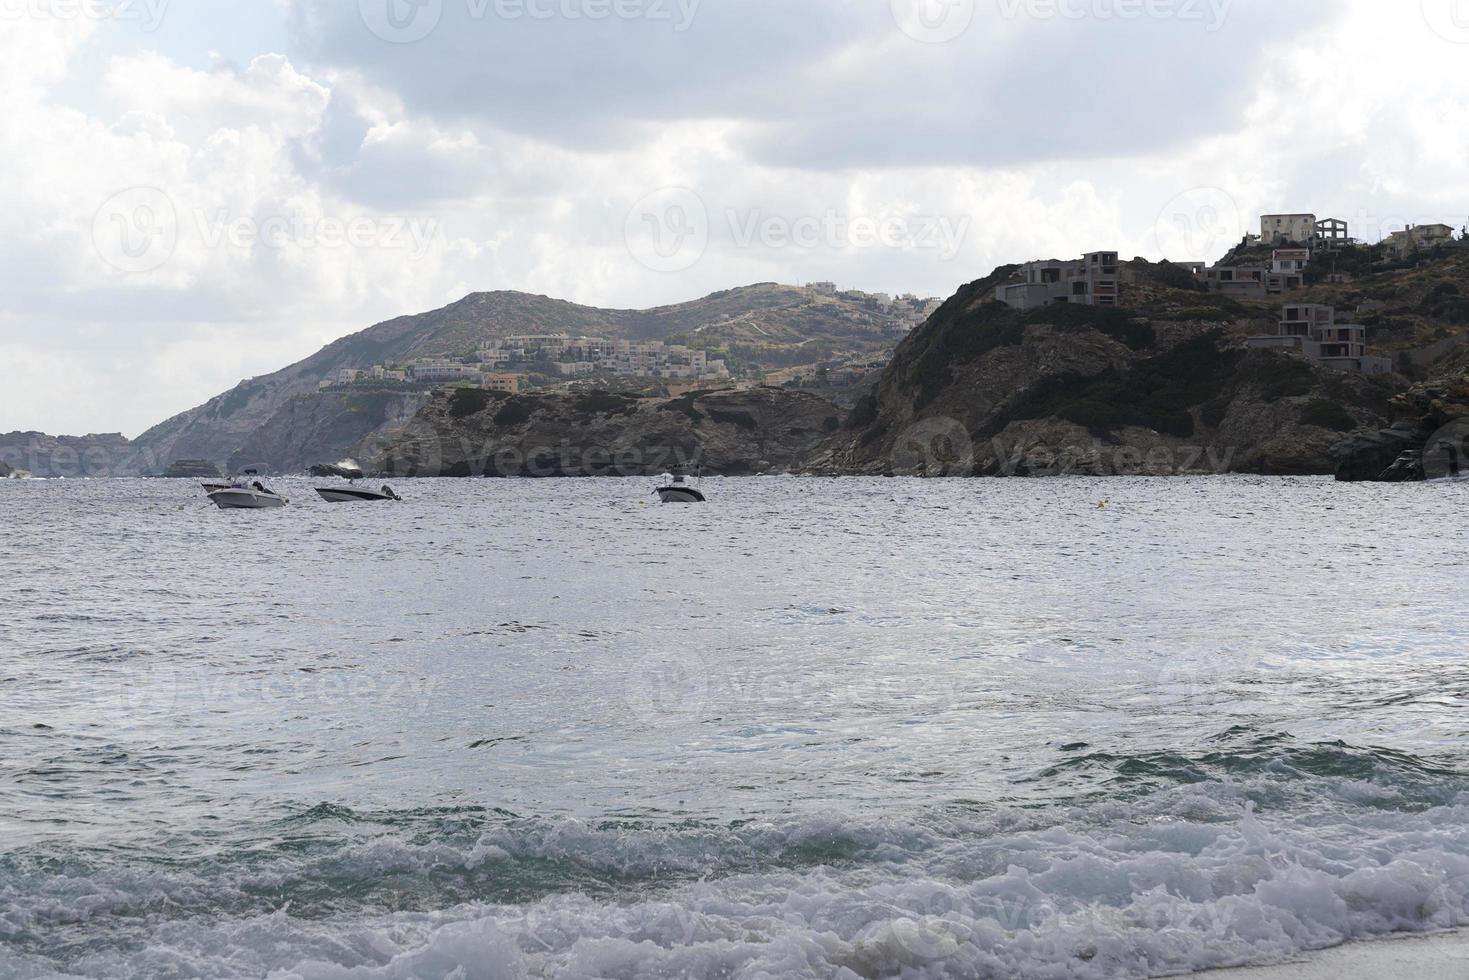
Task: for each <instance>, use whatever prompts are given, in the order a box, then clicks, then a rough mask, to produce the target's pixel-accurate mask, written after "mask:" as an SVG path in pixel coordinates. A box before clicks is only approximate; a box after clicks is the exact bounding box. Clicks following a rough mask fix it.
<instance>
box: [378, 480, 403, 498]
mask: <svg viewBox="0 0 1469 980" xmlns="http://www.w3.org/2000/svg"><path fill="white" fill-rule="evenodd" d="M383 496H384V497H390V498H392V499H393V500H400V501H401V500H402V499H403V498H402V497H400V496H398V495H397V494H396V493H394V492H393V488H392V487H390V486H388V485H387V484H386V483H384V484H383Z"/></svg>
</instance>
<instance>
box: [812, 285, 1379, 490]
mask: <svg viewBox="0 0 1469 980" xmlns="http://www.w3.org/2000/svg"><path fill="white" fill-rule="evenodd" d="M1129 271H1130V273H1131V279H1132V282H1131V287H1130V292H1131V294H1132V303H1133V304H1134V305H1130V306H1129V307H1128V308H1125V309H1106V308H1099V307H1087V306H1071V305H1059V306H1052V307H1047V308H1044V309H1039V310H1034V311H1031V312H1028V313H1022V312H1019V311H1016V310H1013V309H1010V308H1009V307H1007V306H1005V305H1003V304H1000V303H996V302H994V301H993V294H994V287H995V285H996V284H997V283H999V282H1003V281H1006V280H1008V279H1009V278H1010V276H1011V274H1012V272H1013V270H1012V269H1011V268H1003V269H999V270H996V272H995V273H994V274H993V275H991V276H989V277H987V278H985V279H982V280H978V281H976V282H973V283H970V284H969V285H967V286H965V287H964V288H962V289H961V290H960V291H959V292H958V293H957V294H956V295H955V296H954V297H953V298H951V299H950V300H949V301H948V302H947V303H946V304H945V305H944V306H943V308H942V309H940V310H939V311H938V312H937V313H936V314H935V315H934V316H933V317H932V318H931V319H930V320H929V321H928V322H927V323H925V324H924V325H923V326H922V327H920V328H919V329H918V330H915V331H914V332H913V333H912V334H911V335H910V336H909V337H908V338H907V339H906V340H905V341H904V342H903V343H902V344H901V345H900V346H899V348H898V350H897V353H896V355H895V357H894V359H893V362H892V364H891V365H890V366H889V367H888V369H887V370H886V372H885V373H884V375H883V377H882V380H881V381H880V382H879V384H878V386H877V389H876V390H875V391H874V393H873V394H872V395H870V396H869V397H868V399H867V400H866V401H865V402H863V403H861V404H859V405H858V406H857V408H856V410H854V411H853V413H852V414H851V415H850V416H849V418H848V419H847V421H846V423H845V426H844V429H843V431H842V432H841V433H839V434H838V435H837V436H835V437H834V438H832V439H831V440H829V441H828V442H827V443H826V444H825V445H824V446H823V447H822V448H821V449H820V450H819V451H818V452H817V453H816V454H814V455H813V457H812V459H811V461H810V464H809V469H811V470H812V471H813V472H820V473H899V474H924V475H930V476H933V475H1044V474H1057V473H1078V474H1096V475H1111V474H1128V473H1159V474H1173V473H1223V472H1244V473H1266V474H1324V473H1331V472H1334V470H1335V463H1334V461H1333V459H1332V457H1331V449H1332V447H1333V446H1334V445H1336V444H1337V443H1339V442H1341V440H1342V438H1343V436H1344V434H1345V433H1348V432H1352V431H1354V430H1357V429H1360V428H1375V427H1379V426H1383V425H1386V424H1388V423H1389V422H1390V421H1391V419H1392V416H1393V414H1394V413H1393V408H1392V405H1391V400H1392V398H1393V397H1394V395H1396V394H1397V393H1399V392H1400V391H1401V390H1402V389H1403V388H1404V387H1405V386H1406V382H1404V381H1403V380H1402V379H1398V378H1393V377H1388V378H1376V379H1373V378H1364V377H1361V376H1358V375H1353V374H1347V373H1343V372H1339V371H1333V370H1329V369H1325V368H1320V367H1317V366H1315V365H1313V364H1311V363H1309V362H1307V361H1306V360H1304V359H1302V358H1300V357H1297V356H1293V355H1290V354H1286V353H1281V352H1277V351H1266V350H1250V349H1246V347H1245V346H1244V344H1243V342H1242V336H1243V335H1245V334H1248V333H1252V332H1258V331H1259V330H1260V329H1262V327H1261V326H1260V322H1261V321H1263V322H1267V323H1268V319H1269V316H1270V312H1269V310H1268V308H1265V307H1263V306H1262V307H1261V308H1259V309H1258V310H1257V309H1253V308H1249V307H1245V306H1242V305H1240V304H1237V303H1235V302H1234V301H1232V300H1227V299H1221V298H1219V297H1215V296H1211V295H1208V294H1200V293H1198V292H1196V290H1195V289H1194V288H1193V286H1192V283H1191V282H1189V281H1188V278H1187V276H1186V275H1185V276H1184V277H1182V278H1181V277H1179V275H1178V272H1179V271H1181V270H1177V269H1176V268H1172V267H1162V268H1160V267H1156V266H1149V265H1148V264H1147V263H1140V264H1139V263H1134V264H1132V265H1130V267H1129Z"/></svg>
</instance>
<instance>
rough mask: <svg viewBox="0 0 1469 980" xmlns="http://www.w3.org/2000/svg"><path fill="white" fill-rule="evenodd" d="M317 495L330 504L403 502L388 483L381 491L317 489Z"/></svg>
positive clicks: (341, 488)
mask: <svg viewBox="0 0 1469 980" xmlns="http://www.w3.org/2000/svg"><path fill="white" fill-rule="evenodd" d="M316 492H317V494H318V495H319V496H320V497H321V499H322V500H325V501H326V502H327V503H329V504H354V503H374V502H377V501H382V500H402V499H403V498H402V497H400V496H398V495H397V494H396V493H394V492H393V488H392V487H390V486H388V485H387V484H386V483H385V484H383V488H382V489H381V490H369V489H367V488H366V487H352V486H347V487H317V488H316Z"/></svg>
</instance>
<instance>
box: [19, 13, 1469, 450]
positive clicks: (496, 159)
mask: <svg viewBox="0 0 1469 980" xmlns="http://www.w3.org/2000/svg"><path fill="white" fill-rule="evenodd" d="M1466 66H1469V0H1392V2H1390V3H1389V2H1384V0H0V91H3V92H4V93H5V100H4V106H5V111H4V112H3V113H0V159H3V160H4V163H3V165H0V177H3V179H0V207H3V212H4V213H5V215H6V217H7V221H6V224H5V228H6V231H7V233H6V234H5V235H4V237H3V238H0V260H3V261H0V270H3V271H0V367H3V375H0V432H3V431H9V430H13V429H39V430H42V431H48V432H53V433H71V434H77V433H84V432H93V431H109V432H110V431H119V430H120V431H122V432H124V433H125V434H127V435H129V436H133V435H136V434H138V433H139V432H141V431H142V430H143V429H145V428H147V427H148V426H150V425H152V424H154V423H156V422H158V421H160V420H162V419H163V418H165V417H167V416H169V415H172V414H174V413H176V412H178V411H181V410H183V409H186V408H189V407H191V406H193V405H195V404H197V403H199V402H201V401H203V400H205V399H206V398H208V397H210V396H211V395H214V394H216V393H218V392H220V391H222V390H224V389H226V388H229V387H231V386H232V385H234V384H235V383H236V382H237V381H239V380H240V379H241V378H245V377H250V376H254V375H258V374H263V373H267V372H269V371H272V370H275V369H277V368H279V367H281V366H284V365H285V364H287V363H289V362H291V361H294V360H296V359H299V358H300V357H303V356H305V355H307V354H309V353H311V352H312V351H314V350H316V349H317V348H319V347H320V346H321V345H322V344H324V343H326V342H328V341H330V340H332V339H334V338H336V337H339V336H341V335H343V334H346V333H349V332H352V331H354V330H357V329H361V328H362V327H364V326H367V325H370V324H371V323H374V322H377V321H379V320H382V319H385V318H387V317H390V316H394V315H397V314H400V313H408V312H419V311H423V310H427V309H432V308H435V307H438V306H442V305H444V304H445V303H448V302H452V301H453V300H455V299H458V298H460V297H461V296H463V295H464V294H466V293H468V292H472V291H475V290H488V289H517V290H526V291H531V292H538V293H546V294H549V295H552V296H557V297H562V298H566V299H571V300H575V301H577V302H582V303H588V304H593V305H598V306H618V307H642V306H652V305H658V304H662V303H668V302H676V301H680V300H686V299H692V298H695V297H698V296H701V295H704V294H706V293H709V292H712V291H714V290H717V289H724V288H728V287H730V286H735V285H740V284H745V283H750V282H759V281H767V280H775V281H781V282H790V283H797V282H806V281H811V280H815V279H831V280H835V281H836V282H838V283H840V284H842V285H844V286H848V287H855V288H861V289H868V290H883V291H890V292H910V291H911V292H916V293H920V294H923V295H939V296H947V295H949V294H950V293H952V292H953V291H954V289H955V288H956V287H957V286H958V285H959V284H961V283H963V282H966V281H968V280H971V279H974V278H977V277H979V276H981V275H984V274H985V273H987V272H988V271H989V270H990V269H991V268H993V267H994V266H995V265H997V264H999V263H1001V262H1009V261H1021V260H1025V259H1029V258H1040V257H1051V256H1063V255H1071V254H1080V253H1081V252H1083V251H1086V250H1094V249H1102V248H1115V249H1117V250H1119V251H1121V252H1122V253H1123V254H1124V255H1126V256H1132V255H1144V256H1148V257H1150V258H1161V257H1169V258H1174V259H1206V258H1214V257H1217V255H1218V254H1220V253H1221V252H1222V251H1224V249H1225V248H1226V247H1227V245H1228V244H1229V243H1230V242H1231V241H1233V240H1235V239H1237V238H1238V236H1239V235H1240V234H1241V233H1243V231H1244V230H1245V228H1246V227H1248V226H1251V225H1254V224H1256V215H1258V214H1259V213H1260V212H1262V211H1280V210H1288V211H1314V212H1316V213H1318V214H1320V215H1322V216H1326V215H1331V216H1338V217H1342V218H1346V219H1347V220H1349V221H1350V222H1351V223H1352V225H1353V233H1354V234H1356V235H1358V236H1359V237H1364V238H1369V239H1376V238H1377V237H1380V236H1381V235H1382V234H1383V233H1384V232H1385V231H1386V230H1390V229H1392V228H1395V227H1401V226H1402V225H1403V223H1404V222H1422V221H1445V222H1449V223H1452V224H1455V225H1456V226H1457V225H1461V224H1463V223H1464V222H1465V220H1466V216H1469V166H1466V160H1469V71H1466V70H1465V68H1466Z"/></svg>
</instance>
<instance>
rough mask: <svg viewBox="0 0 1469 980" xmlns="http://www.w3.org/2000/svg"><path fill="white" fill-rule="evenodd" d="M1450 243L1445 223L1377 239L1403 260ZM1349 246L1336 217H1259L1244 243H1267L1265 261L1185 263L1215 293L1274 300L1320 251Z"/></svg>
mask: <svg viewBox="0 0 1469 980" xmlns="http://www.w3.org/2000/svg"><path fill="white" fill-rule="evenodd" d="M1453 240H1454V229H1453V226H1451V225H1445V224H1430V225H1410V226H1409V227H1407V228H1405V229H1403V230H1402V231H1395V232H1393V233H1392V234H1390V235H1388V236H1387V238H1385V239H1383V241H1382V245H1383V248H1384V251H1385V252H1386V253H1387V257H1388V258H1390V259H1398V260H1401V259H1405V258H1407V257H1408V256H1410V255H1412V254H1413V253H1414V252H1418V251H1420V250H1423V249H1429V248H1433V247H1434V246H1436V245H1441V244H1445V243H1448V242H1452V241H1453ZM1352 243H1353V240H1352V237H1351V234H1350V228H1349V227H1348V225H1347V223H1346V222H1345V221H1342V220H1341V219H1340V218H1317V217H1316V216H1315V215H1314V214H1265V215H1261V216H1260V234H1259V235H1248V236H1246V237H1245V241H1244V244H1245V245H1246V246H1251V245H1270V246H1274V250H1273V251H1272V252H1271V255H1270V262H1269V264H1266V263H1264V262H1241V263H1238V264H1236V265H1216V266H1213V267H1210V268H1205V267H1204V266H1203V264H1202V263H1194V264H1192V265H1191V268H1193V270H1194V273H1195V275H1197V276H1199V277H1200V278H1201V279H1203V280H1204V282H1205V283H1207V284H1208V286H1209V288H1210V289H1211V290H1213V291H1215V292H1219V293H1224V294H1226V295H1230V296H1237V297H1243V298H1247V299H1264V298H1266V297H1267V296H1280V295H1283V294H1285V293H1288V292H1290V291H1292V290H1295V289H1300V288H1301V287H1302V286H1304V285H1305V272H1306V267H1307V266H1308V265H1310V264H1311V261H1312V259H1313V258H1314V257H1315V256H1316V255H1317V254H1318V253H1322V252H1327V253H1329V252H1334V251H1336V250H1338V249H1340V248H1342V247H1343V246H1345V245H1350V244H1352ZM1347 280H1348V276H1347V275H1346V274H1345V273H1332V274H1330V275H1328V276H1327V277H1326V281H1327V282H1329V283H1337V284H1340V283H1344V282H1346V281H1347Z"/></svg>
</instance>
